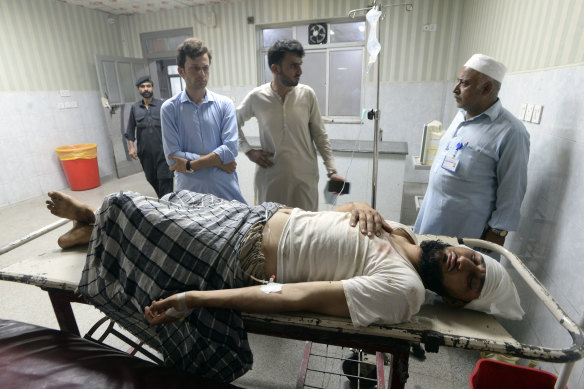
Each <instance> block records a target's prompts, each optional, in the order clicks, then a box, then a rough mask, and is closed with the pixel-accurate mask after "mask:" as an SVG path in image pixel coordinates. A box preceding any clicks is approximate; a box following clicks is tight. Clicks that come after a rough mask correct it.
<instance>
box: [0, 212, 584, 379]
mask: <svg viewBox="0 0 584 389" xmlns="http://www.w3.org/2000/svg"><path fill="white" fill-rule="evenodd" d="M64 223H65V222H64V221H59V222H55V223H53V225H51V226H47V227H45V228H43V229H41V230H39V231H36V232H33V233H31V234H29V235H27V236H25V237H23V238H21V239H19V240H18V241H15V242H12V243H10V244H8V245H5V246H2V247H0V254H3V253H5V252H7V251H9V250H12V249H14V248H17V247H18V246H20V245H22V244H24V243H26V242H29V241H30V240H32V239H35V238H36V237H38V236H40V235H42V234H44V233H46V232H48V231H50V230H51V229H53V228H57V227H60V226H61V225H63V224H64ZM418 238H419V240H420V241H422V240H425V239H441V240H443V241H445V242H447V243H451V244H458V243H462V244H465V245H467V246H471V247H479V248H484V249H488V250H492V251H494V252H496V253H499V254H501V255H502V256H504V257H505V258H507V260H509V262H510V263H511V264H512V266H513V267H514V268H515V270H516V271H517V274H519V275H520V276H521V278H522V279H523V280H524V281H525V282H526V283H527V285H528V286H529V287H530V289H531V290H532V291H533V292H534V293H535V295H537V296H538V298H539V299H540V300H541V301H542V302H543V303H544V304H545V306H546V307H547V309H548V310H549V311H550V312H551V314H552V315H553V317H554V318H555V319H556V320H557V322H558V324H559V325H560V326H562V327H563V328H564V329H565V330H566V331H567V332H568V333H569V335H570V337H571V339H572V345H570V346H569V347H564V348H551V347H544V346H539V345H532V344H524V343H521V342H518V341H517V340H515V339H514V338H513V337H512V336H511V335H510V334H509V333H508V332H507V331H506V330H505V328H504V327H503V326H502V325H501V324H500V323H499V322H498V321H497V320H496V319H495V318H494V317H493V316H490V315H487V314H484V313H481V312H475V311H471V310H466V309H454V308H450V307H448V306H447V305H446V304H443V303H442V302H440V301H439V300H438V299H437V298H436V299H433V300H432V299H427V303H426V304H424V305H423V306H422V309H421V310H420V312H419V313H418V314H416V315H415V316H414V317H413V319H412V321H411V322H408V323H402V324H395V325H370V326H368V327H365V328H362V327H360V328H355V327H354V326H353V325H352V324H351V321H350V320H348V319H343V318H337V317H331V316H326V315H318V314H312V313H303V312H298V313H288V314H250V313H244V314H243V318H244V322H245V326H246V329H247V330H248V331H249V332H251V333H258V334H263V335H269V336H276V337H284V338H291V339H299V340H307V341H312V342H316V343H323V344H328V345H336V346H343V347H351V348H356V349H364V350H374V351H377V352H379V355H382V354H381V353H389V354H391V356H392V358H391V364H390V375H389V384H390V385H391V386H389V387H391V388H403V387H404V385H405V382H406V380H407V378H408V359H409V350H410V345H411V344H412V343H414V342H420V343H423V344H424V346H425V349H426V351H428V352H437V351H438V349H439V347H440V346H446V347H456V348H462V349H468V350H477V351H485V352H492V353H498V354H506V355H511V356H515V357H519V358H526V359H531V360H537V361H545V362H552V363H569V362H574V361H577V360H579V359H581V358H582V357H584V335H583V332H582V329H581V328H580V327H579V326H578V325H577V324H576V323H575V322H574V321H573V320H572V319H571V318H570V317H569V316H568V315H567V314H566V312H565V310H564V309H563V308H562V307H561V306H560V305H559V304H558V303H557V301H556V300H555V299H554V298H553V296H551V294H550V293H549V292H548V291H547V290H546V288H545V287H544V286H543V285H542V284H541V283H540V282H539V281H538V280H537V279H536V278H535V277H534V276H533V274H532V273H531V272H530V271H529V270H528V269H527V267H526V266H525V265H524V264H523V263H522V262H521V260H520V259H519V258H518V257H517V256H515V255H514V254H513V253H511V252H510V251H508V250H506V249H505V248H503V247H501V246H498V245H496V244H493V243H490V242H486V241H482V240H478V239H456V238H451V237H444V236H433V235H420V236H418ZM37 247H38V255H36V256H35V257H29V258H23V259H22V260H20V261H18V262H17V263H14V264H13V265H10V266H8V267H5V268H3V269H0V280H4V281H13V282H19V283H25V284H30V285H34V286H37V287H40V288H42V289H43V290H45V291H46V292H47V293H48V295H49V297H50V301H51V304H52V306H53V310H54V312H55V315H56V318H57V321H58V324H59V327H60V328H61V330H63V331H68V332H71V333H74V334H77V335H81V334H80V333H79V329H78V326H77V323H76V320H75V316H74V314H73V310H72V309H71V302H78V303H84V301H83V298H82V297H81V296H78V295H76V294H75V290H76V288H77V284H78V282H79V279H80V277H81V271H82V269H83V266H84V264H85V254H86V252H85V249H84V248H80V249H67V250H61V249H59V248H56V242H49V241H43V242H42V243H41V244H38V245H37ZM377 363H378V366H380V365H379V360H378V362H377ZM380 367H381V366H380ZM379 370H380V371H378V383H379V384H381V385H378V387H385V385H384V382H383V371H382V369H379Z"/></svg>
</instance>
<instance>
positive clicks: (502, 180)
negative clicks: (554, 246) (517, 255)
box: [483, 128, 530, 246]
mask: <svg viewBox="0 0 584 389" xmlns="http://www.w3.org/2000/svg"><path fill="white" fill-rule="evenodd" d="M522 130H523V131H522ZM501 148H502V152H501V156H500V158H499V161H498V162H497V172H496V173H497V182H498V186H497V197H496V199H497V202H496V204H495V209H494V210H493V212H492V213H491V217H490V218H489V220H488V227H493V228H496V229H499V230H505V231H515V230H516V229H517V227H518V226H519V219H520V217H521V214H520V209H521V203H522V202H523V197H524V196H525V191H526V189H527V164H528V161H529V148H530V142H529V134H528V133H527V132H526V131H525V129H524V128H513V129H512V131H509V133H508V136H507V137H506V139H505V140H503V142H502V147H501ZM483 239H484V240H488V241H490V242H493V243H496V244H499V245H501V246H502V245H503V244H504V243H505V237H504V236H503V237H502V236H499V235H498V234H495V233H493V232H492V231H490V230H489V229H487V230H486V232H485V236H484V237H483Z"/></svg>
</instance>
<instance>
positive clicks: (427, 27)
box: [422, 24, 436, 32]
mask: <svg viewBox="0 0 584 389" xmlns="http://www.w3.org/2000/svg"><path fill="white" fill-rule="evenodd" d="M422 31H426V32H434V31H436V24H424V25H423V26H422Z"/></svg>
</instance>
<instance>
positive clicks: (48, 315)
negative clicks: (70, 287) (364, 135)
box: [0, 173, 479, 389]
mask: <svg viewBox="0 0 584 389" xmlns="http://www.w3.org/2000/svg"><path fill="white" fill-rule="evenodd" d="M414 189H415V190H417V189H418V188H414ZM119 190H133V191H137V192H140V193H143V194H148V195H154V191H153V190H152V188H151V187H150V186H149V185H148V183H147V182H146V181H145V179H144V176H143V175H142V173H139V174H135V175H132V176H129V177H126V178H123V179H120V180H118V179H109V180H107V179H106V180H103V182H102V185H101V186H100V187H98V188H95V189H91V190H87V191H80V192H71V191H69V190H64V192H67V193H70V194H73V195H74V196H75V197H76V198H78V199H79V200H81V201H83V202H85V203H88V204H90V205H93V206H95V207H97V206H99V205H100V203H101V200H102V198H103V197H104V196H105V195H106V194H108V193H112V192H115V191H119ZM44 202H45V198H41V197H39V198H35V199H31V200H26V201H23V202H20V203H17V204H14V205H11V206H7V207H2V208H0V220H2V222H1V223H2V224H1V225H0V246H1V245H4V244H6V243H8V242H12V241H14V240H16V239H18V238H20V237H22V236H24V235H26V234H28V233H30V232H32V231H35V230H37V229H39V228H41V227H44V226H46V225H48V224H51V223H52V222H54V221H55V220H56V219H55V217H54V216H52V215H51V214H50V213H49V212H48V211H47V210H46V208H45V206H44ZM410 208H411V207H410ZM407 212H411V211H409V210H408V211H406V210H405V209H404V212H403V213H402V221H403V222H406V223H409V220H410V219H411V218H412V216H411V215H409V216H408V214H407ZM404 217H405V219H404ZM408 217H409V218H410V219H408ZM413 218H414V220H415V216H413ZM69 228H70V226H69V225H66V226H63V227H60V228H58V229H57V230H54V231H52V232H50V233H48V234H46V235H44V236H42V237H40V238H38V239H36V240H33V241H32V242H30V243H28V244H26V245H24V246H21V247H19V248H17V249H14V250H12V251H10V252H8V253H6V254H3V255H1V256H0V268H3V267H6V266H9V265H11V264H13V263H15V262H17V261H19V260H21V259H22V258H25V257H30V256H32V255H35V242H40V241H41V240H42V241H43V242H55V247H57V246H56V241H57V237H58V236H59V235H61V234H62V233H64V232H65V231H66V230H67V229H69ZM73 309H74V312H75V315H76V317H77V321H78V325H79V328H80V330H81V332H82V333H86V332H87V331H88V330H89V329H90V328H91V326H92V325H93V324H94V323H95V322H96V321H97V320H99V319H100V318H101V317H102V314H101V313H100V312H99V311H97V310H96V309H94V308H93V307H91V306H88V305H82V304H73ZM0 317H2V318H4V319H14V320H20V321H26V322H30V323H34V324H38V325H43V326H46V327H50V328H58V324H57V321H56V319H55V316H54V314H53V310H52V308H51V304H50V301H49V299H48V296H47V294H46V293H45V292H44V291H42V290H41V289H39V288H37V287H34V286H29V285H23V284H18V283H12V282H5V281H0ZM250 343H251V347H252V350H253V352H254V367H253V370H251V371H250V372H248V373H247V374H246V375H244V376H243V377H241V378H239V379H238V380H236V381H235V384H237V385H239V386H241V387H244V388H254V389H256V388H257V389H260V388H271V389H272V388H295V387H296V381H297V376H298V372H299V370H300V365H301V361H302V357H303V350H304V342H301V341H293V340H287V339H279V338H272V337H267V336H259V335H253V334H250ZM111 344H112V345H114V346H116V347H118V348H122V349H124V347H123V346H122V345H120V344H116V342H111ZM317 347H325V346H322V345H319V346H317ZM329 349H330V351H331V352H334V353H336V354H340V355H343V356H348V355H349V353H350V352H349V350H346V349H345V350H340V349H338V348H329ZM426 355H427V358H426V360H425V361H418V360H416V359H415V358H410V365H409V374H410V377H409V379H408V381H407V383H406V388H408V389H426V388H431V389H460V388H468V387H469V384H468V377H469V375H470V373H471V372H472V370H473V369H474V365H475V363H476V361H477V360H478V358H479V355H478V353H475V352H470V351H466V350H457V349H452V348H446V347H443V348H441V349H440V351H439V352H438V353H437V354H432V353H427V354H426ZM309 363H310V364H317V362H316V361H315V360H311V361H310V362H309ZM331 363H332V364H333V365H334V364H335V363H336V362H331ZM338 364H339V366H340V362H338ZM387 370H388V369H387ZM318 380H319V379H316V384H315V386H316V385H320V386H321V387H335V388H349V383H348V381H347V380H346V379H343V380H342V381H333V379H332V378H326V377H325V378H322V379H320V381H318ZM327 385H328V386H327ZM331 385H332V386H331ZM317 387H318V386H317Z"/></svg>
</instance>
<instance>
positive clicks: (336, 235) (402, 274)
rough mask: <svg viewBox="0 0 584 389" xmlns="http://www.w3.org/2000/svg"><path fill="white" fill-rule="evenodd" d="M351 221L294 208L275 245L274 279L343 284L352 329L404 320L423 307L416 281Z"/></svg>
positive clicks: (385, 244)
mask: <svg viewBox="0 0 584 389" xmlns="http://www.w3.org/2000/svg"><path fill="white" fill-rule="evenodd" d="M350 217H351V215H350V214H349V213H344V212H334V211H330V212H319V213H316V212H307V211H302V210H300V209H297V208H296V209H294V210H293V211H292V213H291V215H290V218H289V219H288V221H287V223H286V225H285V227H284V230H283V232H282V237H281V238H280V242H279V245H278V259H277V261H278V263H277V277H276V279H277V280H278V282H281V283H293V282H304V281H339V280H341V281H342V283H343V289H344V291H345V297H346V299H347V305H348V307H349V313H350V315H351V321H352V322H353V325H355V326H367V325H369V324H371V323H385V324H393V323H401V322H404V321H408V320H409V319H410V318H411V317H412V316H413V315H414V314H416V313H417V312H418V311H419V309H420V306H421V305H422V304H423V302H424V297H425V288H424V285H423V283H422V280H421V278H420V276H419V275H418V273H417V271H416V269H415V268H414V266H413V265H412V264H411V262H410V261H409V260H407V259H405V258H403V257H402V256H401V255H400V254H399V253H398V252H397V251H396V250H395V249H394V248H393V247H392V246H391V244H390V243H389V241H387V240H386V239H382V238H378V237H375V238H373V239H371V238H369V237H367V236H365V235H363V234H362V233H361V232H360V231H359V228H358V227H357V226H356V227H351V226H350V224H349V219H350ZM393 226H395V227H402V228H403V227H405V226H402V225H401V224H399V223H393ZM405 229H406V231H407V230H408V229H407V227H405ZM408 232H409V231H408ZM410 235H411V236H412V238H413V239H414V242H416V237H415V236H414V235H413V234H411V233H410Z"/></svg>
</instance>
